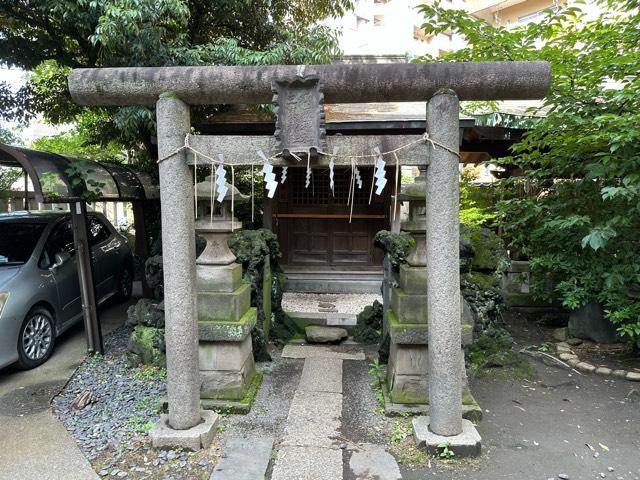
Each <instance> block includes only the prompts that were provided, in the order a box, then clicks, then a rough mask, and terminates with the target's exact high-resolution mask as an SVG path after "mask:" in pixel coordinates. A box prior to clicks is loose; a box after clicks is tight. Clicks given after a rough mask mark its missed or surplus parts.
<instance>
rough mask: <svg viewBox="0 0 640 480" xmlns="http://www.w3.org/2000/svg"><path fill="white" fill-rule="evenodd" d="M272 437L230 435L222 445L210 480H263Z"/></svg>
mask: <svg viewBox="0 0 640 480" xmlns="http://www.w3.org/2000/svg"><path fill="white" fill-rule="evenodd" d="M272 448H273V437H262V438H261V437H256V436H253V435H252V436H251V437H247V438H245V437H232V438H229V439H228V440H227V441H226V442H225V444H224V446H223V447H222V455H221V456H220V459H219V460H218V463H217V464H216V466H215V468H214V469H213V472H212V473H211V477H210V480H264V476H265V473H266V471H267V467H268V466H269V459H270V458H271V450H272Z"/></svg>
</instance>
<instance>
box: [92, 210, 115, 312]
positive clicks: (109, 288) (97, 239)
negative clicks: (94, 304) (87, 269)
mask: <svg viewBox="0 0 640 480" xmlns="http://www.w3.org/2000/svg"><path fill="white" fill-rule="evenodd" d="M87 229H88V234H89V246H90V248H91V257H92V261H93V281H94V283H95V286H96V296H97V300H98V301H99V302H100V301H102V300H104V299H105V298H106V297H107V296H108V295H110V294H112V293H113V291H114V288H113V286H114V284H115V282H116V279H117V276H118V273H119V270H120V260H119V258H118V249H119V248H120V245H121V244H122V241H121V240H120V239H119V238H117V236H116V235H113V234H112V232H111V230H110V229H109V228H108V227H107V226H106V225H105V224H104V222H103V220H102V219H100V218H99V217H98V216H97V215H91V214H90V215H88V218H87Z"/></svg>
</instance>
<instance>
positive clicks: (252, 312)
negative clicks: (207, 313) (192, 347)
mask: <svg viewBox="0 0 640 480" xmlns="http://www.w3.org/2000/svg"><path fill="white" fill-rule="evenodd" d="M257 317H258V313H257V311H256V309H255V307H252V308H250V309H249V310H247V311H246V312H245V313H244V315H243V316H242V317H241V318H240V320H238V321H237V322H220V321H213V322H210V321H205V322H198V338H199V340H200V341H201V342H202V341H207V342H240V341H242V340H244V339H245V338H246V337H248V336H249V335H251V330H252V329H253V327H255V325H256V321H257Z"/></svg>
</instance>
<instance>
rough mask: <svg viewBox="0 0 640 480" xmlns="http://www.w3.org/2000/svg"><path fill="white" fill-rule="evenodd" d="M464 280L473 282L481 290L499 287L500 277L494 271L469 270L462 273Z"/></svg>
mask: <svg viewBox="0 0 640 480" xmlns="http://www.w3.org/2000/svg"><path fill="white" fill-rule="evenodd" d="M463 276H464V277H465V279H466V280H468V281H470V282H473V283H475V284H476V285H477V286H478V288H480V289H481V290H491V289H499V288H500V277H499V276H498V275H497V274H496V273H495V272H491V273H483V272H469V273H465V274H464V275H463Z"/></svg>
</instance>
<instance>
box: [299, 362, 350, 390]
mask: <svg viewBox="0 0 640 480" xmlns="http://www.w3.org/2000/svg"><path fill="white" fill-rule="evenodd" d="M298 391H301V392H329V393H342V360H341V359H339V358H313V357H312V358H307V360H305V362H304V367H303V369H302V376H301V377H300V383H299V384H298Z"/></svg>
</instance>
